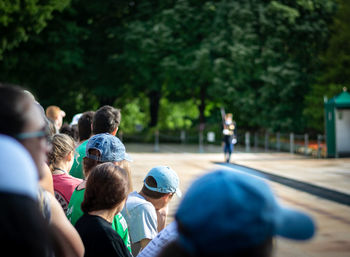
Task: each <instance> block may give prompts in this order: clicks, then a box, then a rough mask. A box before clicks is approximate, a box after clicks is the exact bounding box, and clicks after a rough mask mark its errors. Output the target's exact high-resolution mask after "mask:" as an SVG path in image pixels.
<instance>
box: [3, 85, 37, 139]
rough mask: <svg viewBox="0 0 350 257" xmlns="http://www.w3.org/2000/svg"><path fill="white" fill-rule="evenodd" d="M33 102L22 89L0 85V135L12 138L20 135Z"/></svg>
mask: <svg viewBox="0 0 350 257" xmlns="http://www.w3.org/2000/svg"><path fill="white" fill-rule="evenodd" d="M33 102H34V101H33V99H32V98H31V97H30V96H29V95H28V94H27V93H25V92H24V90H23V89H22V88H20V87H18V86H13V85H7V84H1V83H0V133H1V134H5V135H9V136H12V137H14V136H15V135H16V134H18V133H21V132H22V131H23V130H24V127H25V125H26V123H27V122H28V117H27V114H28V110H29V109H30V107H31V104H32V103H33Z"/></svg>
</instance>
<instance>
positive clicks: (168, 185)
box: [122, 166, 181, 256]
mask: <svg viewBox="0 0 350 257" xmlns="http://www.w3.org/2000/svg"><path fill="white" fill-rule="evenodd" d="M175 193H176V194H177V195H178V196H181V191H180V189H179V177H178V176H177V174H176V172H175V171H174V170H172V169H171V168H169V167H167V166H156V167H154V168H152V169H151V170H150V171H149V172H148V174H147V175H146V177H145V179H144V184H143V187H142V189H141V191H140V192H136V191H134V192H132V193H131V194H129V196H128V199H127V201H126V204H125V208H124V209H123V211H122V214H123V216H124V217H125V219H126V221H127V223H128V226H129V232H130V239H131V249H132V254H133V255H134V256H136V255H138V254H139V252H140V251H141V250H142V249H143V248H145V247H146V246H147V244H148V243H149V242H150V241H151V240H152V239H153V238H155V237H156V236H157V234H158V233H159V232H160V231H161V230H162V229H163V228H164V227H165V224H166V219H167V215H168V204H169V202H170V200H171V199H172V197H173V195H174V194H175Z"/></svg>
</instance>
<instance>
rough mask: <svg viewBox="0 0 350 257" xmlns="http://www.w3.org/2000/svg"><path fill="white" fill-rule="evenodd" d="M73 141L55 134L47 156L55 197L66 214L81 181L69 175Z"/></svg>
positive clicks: (68, 137)
mask: <svg viewBox="0 0 350 257" xmlns="http://www.w3.org/2000/svg"><path fill="white" fill-rule="evenodd" d="M74 150H75V142H74V140H73V139H72V138H71V137H70V136H68V135H66V134H56V135H54V136H53V138H52V140H51V150H50V152H49V154H48V159H49V167H50V170H51V172H52V177H53V185H54V192H55V197H56V199H57V200H58V202H59V203H60V204H61V206H62V208H63V210H64V211H65V212H66V211H67V208H68V204H69V201H70V198H71V196H72V194H73V192H74V189H75V188H76V187H77V186H78V185H79V184H80V183H81V182H82V180H81V179H78V178H75V177H72V176H71V175H69V171H70V169H71V167H72V164H73V161H74Z"/></svg>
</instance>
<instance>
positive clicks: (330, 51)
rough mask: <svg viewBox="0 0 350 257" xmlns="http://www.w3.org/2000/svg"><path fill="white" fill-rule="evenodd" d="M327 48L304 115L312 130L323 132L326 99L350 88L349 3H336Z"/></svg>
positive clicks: (342, 0)
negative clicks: (345, 88)
mask: <svg viewBox="0 0 350 257" xmlns="http://www.w3.org/2000/svg"><path fill="white" fill-rule="evenodd" d="M330 31H331V34H330V39H329V43H328V47H327V48H326V49H325V50H324V51H323V52H322V53H321V54H320V60H321V66H320V70H319V71H318V72H317V75H318V78H317V81H316V82H315V83H314V84H313V85H312V88H311V91H310V93H309V94H308V95H307V96H306V99H305V104H306V106H305V109H304V115H305V117H306V119H307V125H308V128H309V130H311V131H314V132H317V133H323V132H324V101H323V100H324V97H327V98H328V99H330V98H332V97H334V96H335V95H337V94H340V93H341V92H342V89H343V87H349V85H350V70H349V69H348V67H349V66H350V45H349V42H350V2H349V1H344V0H338V1H337V12H336V14H335V16H334V19H333V22H332V24H331V25H330Z"/></svg>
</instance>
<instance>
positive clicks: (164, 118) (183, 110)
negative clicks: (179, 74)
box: [159, 98, 199, 130]
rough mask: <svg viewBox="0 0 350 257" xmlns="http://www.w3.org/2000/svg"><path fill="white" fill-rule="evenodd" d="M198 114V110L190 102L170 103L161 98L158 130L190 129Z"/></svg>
mask: <svg viewBox="0 0 350 257" xmlns="http://www.w3.org/2000/svg"><path fill="white" fill-rule="evenodd" d="M198 114H199V113H198V108H197V106H196V105H195V104H194V102H193V101H192V100H188V101H184V102H178V103H172V102H170V101H169V100H168V99H167V98H162V99H161V101H160V113H159V129H161V130H169V129H170V130H180V129H190V128H191V127H192V126H193V120H195V119H196V118H197V117H198Z"/></svg>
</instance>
